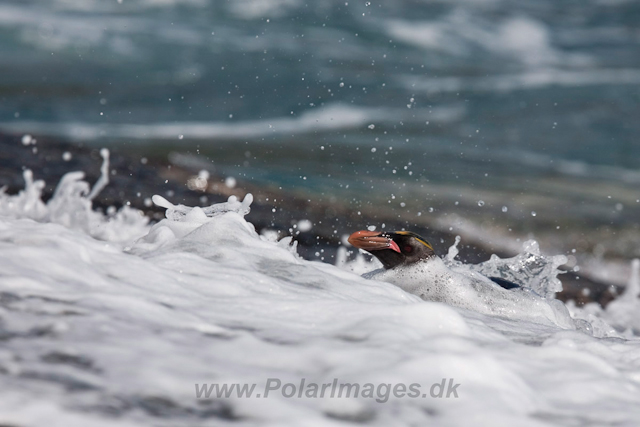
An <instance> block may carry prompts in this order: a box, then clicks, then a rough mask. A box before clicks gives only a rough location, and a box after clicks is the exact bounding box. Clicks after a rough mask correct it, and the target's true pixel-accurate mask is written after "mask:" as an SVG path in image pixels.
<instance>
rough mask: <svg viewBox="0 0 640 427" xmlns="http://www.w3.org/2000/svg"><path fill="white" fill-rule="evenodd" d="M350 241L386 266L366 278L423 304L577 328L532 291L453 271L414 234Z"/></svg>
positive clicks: (359, 234) (554, 303)
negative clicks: (381, 283)
mask: <svg viewBox="0 0 640 427" xmlns="http://www.w3.org/2000/svg"><path fill="white" fill-rule="evenodd" d="M348 241H349V243H351V244H352V245H353V246H355V247H356V248H359V249H363V250H365V251H367V252H369V253H371V254H372V255H373V256H375V257H376V258H377V259H378V260H380V262H381V263H382V266H383V267H384V268H382V269H378V270H374V271H371V272H369V273H365V274H363V277H365V278H367V279H372V280H378V281H383V282H388V283H391V284H393V285H396V286H398V287H399V288H401V289H403V290H404V291H405V292H408V293H411V294H414V295H417V296H418V297H420V298H421V299H422V300H424V301H429V302H438V303H445V304H447V305H450V306H454V307H458V308H463V309H467V310H471V311H475V312H478V313H481V314H485V315H489V316H497V317H501V318H507V319H519V320H526V321H533V322H536V323H543V324H552V325H555V326H559V327H561V328H566V329H575V328H576V326H575V324H574V323H573V321H572V320H571V316H570V315H569V312H568V310H567V308H566V306H565V305H564V304H563V303H562V302H561V301H559V300H552V299H546V298H543V297H541V296H540V295H538V294H537V293H535V292H534V291H533V290H532V289H530V288H528V287H525V286H520V285H518V284H516V283H513V282H510V281H508V280H505V279H502V278H500V277H487V276H484V275H482V274H480V273H479V272H477V271H473V269H469V268H466V267H465V266H461V267H449V266H447V265H446V264H445V263H444V261H443V260H442V258H440V257H439V256H437V255H436V253H435V251H434V250H433V246H431V244H430V243H429V242H428V241H427V240H426V239H425V238H424V237H422V236H420V235H418V234H416V233H412V232H410V231H391V232H377V231H368V230H362V231H356V232H355V233H353V234H351V236H349V239H348Z"/></svg>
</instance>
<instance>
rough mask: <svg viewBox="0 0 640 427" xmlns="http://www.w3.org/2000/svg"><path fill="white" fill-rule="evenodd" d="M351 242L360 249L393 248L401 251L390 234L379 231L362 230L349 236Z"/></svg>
mask: <svg viewBox="0 0 640 427" xmlns="http://www.w3.org/2000/svg"><path fill="white" fill-rule="evenodd" d="M348 241H349V243H351V244H352V245H353V246H355V247H356V248H358V249H364V250H365V251H378V250H381V249H392V250H394V251H396V252H398V253H400V248H399V247H398V244H397V243H396V242H394V241H393V239H391V238H390V237H388V236H385V235H384V234H383V233H381V232H379V231H369V230H360V231H356V232H355V233H353V234H352V235H351V236H349V239H348Z"/></svg>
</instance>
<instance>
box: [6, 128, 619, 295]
mask: <svg viewBox="0 0 640 427" xmlns="http://www.w3.org/2000/svg"><path fill="white" fill-rule="evenodd" d="M99 149H100V147H99V146H95V145H84V144H77V143H71V142H67V141H61V140H56V139H54V138H49V137H38V136H35V144H34V143H31V144H24V143H23V136H22V135H8V134H1V133H0V187H3V186H6V187H7V189H6V191H7V192H8V193H10V194H14V193H17V192H18V191H20V190H21V189H22V188H24V180H23V177H22V171H23V170H24V169H31V170H33V171H34V178H35V179H42V180H44V181H45V182H46V184H47V185H46V187H45V190H44V199H45V200H46V199H48V198H49V197H51V195H52V194H53V191H54V189H55V187H56V185H57V183H58V181H59V180H60V178H61V177H62V176H63V175H64V174H65V173H67V172H71V171H84V172H85V174H86V179H87V180H88V181H89V182H90V183H93V182H95V181H96V180H97V179H98V177H99V174H100V165H101V160H102V159H101V157H100V153H99V152H100V150H99ZM110 151H111V158H110V169H111V176H110V183H109V185H108V186H107V187H106V188H105V189H104V190H103V191H102V192H101V193H100V195H99V196H98V197H97V198H96V199H95V200H94V206H95V208H97V209H102V210H104V209H106V208H107V207H109V206H115V207H120V206H122V205H123V204H126V203H129V204H130V205H131V206H132V207H135V208H137V209H140V210H142V211H144V212H145V214H146V215H148V216H149V217H150V218H151V219H152V220H159V219H161V218H163V217H164V209H161V208H158V207H156V206H149V203H148V199H149V198H150V197H151V196H152V195H154V194H160V195H162V196H164V197H166V198H167V199H168V200H170V201H171V202H172V203H176V204H177V203H182V204H185V205H188V206H203V205H210V204H213V203H217V202H222V201H225V200H226V199H227V198H228V197H229V196H230V195H236V196H238V197H240V198H242V197H244V195H245V194H246V193H248V192H250V193H252V194H253V195H254V202H253V204H252V207H251V213H250V214H249V215H248V216H247V219H248V220H249V221H250V222H251V223H253V224H254V225H255V227H256V229H257V230H258V231H261V230H263V229H272V230H276V231H278V232H279V234H280V236H281V237H283V236H287V235H294V236H295V239H296V240H297V241H298V252H299V253H300V255H301V256H303V257H304V258H306V259H311V260H318V259H321V260H324V261H326V262H333V261H334V260H335V254H336V251H337V249H338V247H339V246H340V245H341V241H340V239H341V236H343V235H345V234H349V233H351V232H353V231H355V230H359V229H362V228H364V227H365V226H366V225H368V224H382V223H385V224H386V229H388V230H393V229H401V228H407V222H406V221H404V220H402V219H401V218H397V217H395V218H394V217H392V216H389V215H386V214H384V213H382V214H381V213H380V212H376V211H373V210H372V209H369V210H367V209H366V208H363V209H361V213H360V214H358V213H357V212H354V211H353V210H351V209H349V208H348V206H347V205H346V204H342V205H341V204H338V203H336V204H332V203H328V202H318V201H314V200H312V199H308V198H306V197H305V195H303V194H292V193H291V192H285V191H282V190H280V189H279V188H277V187H275V186H270V185H265V186H259V185H256V184H255V183H253V182H243V181H242V180H241V179H238V180H237V182H236V183H235V185H227V184H225V178H226V177H224V176H221V175H219V174H216V173H215V172H210V176H209V178H208V180H207V185H206V187H204V188H202V189H199V188H194V186H193V185H188V183H189V182H190V181H191V182H192V183H193V180H194V178H196V177H197V175H198V172H199V171H200V170H202V169H207V170H209V169H208V168H206V166H207V165H210V162H209V161H208V160H207V159H206V158H201V157H199V156H197V155H193V154H178V153H171V155H168V154H169V153H168V152H167V151H166V150H155V149H154V150H151V149H148V147H147V149H145V150H139V151H132V150H130V149H127V148H126V147H125V148H123V147H117V146H116V147H112V148H110ZM142 153H144V154H142ZM211 169H214V168H211ZM145 201H146V203H145ZM301 219H308V220H310V221H311V222H312V223H313V228H312V229H311V230H310V231H305V232H300V231H299V230H296V229H295V228H294V225H295V224H296V223H297V222H298V221H299V220H301ZM411 229H412V231H415V232H417V233H419V234H421V235H424V236H425V237H428V238H429V240H430V241H431V243H432V244H433V245H434V247H435V249H436V251H437V252H438V253H440V254H443V253H446V251H447V249H448V247H449V246H450V245H451V244H452V243H453V241H454V239H455V234H452V233H446V232H443V231H441V230H436V229H435V227H433V228H431V227H428V226H424V225H422V226H416V227H411ZM459 249H460V255H459V257H460V259H462V260H463V261H465V262H469V263H477V262H481V261H484V260H486V259H488V258H489V256H490V254H491V252H490V251H489V249H488V248H486V247H483V245H482V242H473V244H466V245H465V244H462V245H460V246H459ZM497 255H499V256H501V257H508V256H513V255H514V254H512V253H497ZM560 279H561V281H562V282H563V287H564V291H563V292H561V293H559V294H558V298H559V299H561V300H563V301H567V300H570V299H573V300H575V301H576V302H577V303H578V304H579V305H580V304H584V303H587V302H591V301H597V302H599V303H600V304H602V305H603V306H604V305H606V304H607V303H608V302H609V301H611V300H612V299H613V298H614V296H615V294H616V293H618V291H619V289H617V288H615V287H614V286H612V285H610V284H607V283H601V282H597V281H593V280H589V279H588V278H585V277H578V276H576V275H575V274H574V273H566V274H563V275H561V276H560ZM585 288H587V289H589V292H583V290H584V289H585Z"/></svg>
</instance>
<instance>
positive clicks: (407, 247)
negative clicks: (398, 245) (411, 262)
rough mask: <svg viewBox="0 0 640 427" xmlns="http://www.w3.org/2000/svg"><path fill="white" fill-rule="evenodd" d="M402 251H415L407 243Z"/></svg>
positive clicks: (408, 252)
mask: <svg viewBox="0 0 640 427" xmlns="http://www.w3.org/2000/svg"><path fill="white" fill-rule="evenodd" d="M402 251H403V252H405V253H407V254H410V253H411V252H413V247H411V246H409V245H407V246H405V247H404V248H402Z"/></svg>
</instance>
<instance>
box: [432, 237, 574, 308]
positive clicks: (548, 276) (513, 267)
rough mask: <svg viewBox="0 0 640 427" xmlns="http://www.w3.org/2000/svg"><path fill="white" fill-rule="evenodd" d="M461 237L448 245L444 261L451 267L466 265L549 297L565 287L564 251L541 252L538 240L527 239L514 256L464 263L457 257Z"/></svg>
mask: <svg viewBox="0 0 640 427" xmlns="http://www.w3.org/2000/svg"><path fill="white" fill-rule="evenodd" d="M458 243H460V238H459V237H457V238H456V241H455V243H454V244H453V246H452V247H451V248H449V253H448V254H447V256H446V258H445V261H446V263H447V265H448V266H449V267H450V268H461V267H464V268H467V269H468V270H469V271H475V272H478V273H480V274H482V275H484V276H487V277H500V278H502V279H505V280H509V281H511V282H514V283H516V284H519V285H521V286H526V287H527V288H529V289H531V290H533V291H534V292H536V293H537V294H538V295H540V296H543V297H545V298H548V299H553V298H555V295H556V293H557V292H560V291H562V282H561V281H560V279H558V274H562V273H563V271H562V270H560V269H559V268H558V267H560V266H561V265H563V264H566V262H567V257H566V256H564V255H555V256H545V255H542V254H541V253H540V248H539V246H538V242H536V241H535V240H527V241H526V242H524V243H523V245H522V253H520V254H518V255H516V256H515V257H513V258H507V259H501V258H500V257H498V256H497V255H495V254H494V255H492V256H491V258H490V259H489V260H488V261H485V262H482V263H480V264H477V265H473V264H463V263H461V262H459V261H456V260H455V259H454V258H455V257H456V256H457V254H458V249H457V245H458Z"/></svg>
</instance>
